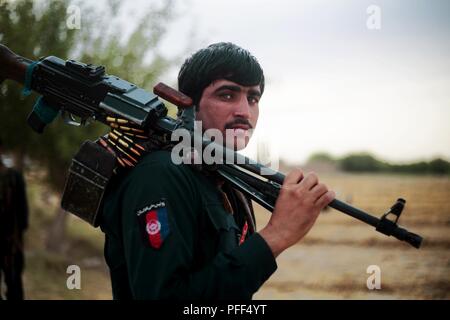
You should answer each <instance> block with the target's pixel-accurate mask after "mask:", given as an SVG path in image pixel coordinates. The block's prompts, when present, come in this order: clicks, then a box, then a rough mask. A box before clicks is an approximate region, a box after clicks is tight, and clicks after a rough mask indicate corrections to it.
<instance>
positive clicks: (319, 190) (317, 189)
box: [311, 183, 328, 201]
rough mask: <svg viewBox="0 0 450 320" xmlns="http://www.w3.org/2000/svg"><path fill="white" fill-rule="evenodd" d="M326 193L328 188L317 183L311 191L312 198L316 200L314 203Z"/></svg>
mask: <svg viewBox="0 0 450 320" xmlns="http://www.w3.org/2000/svg"><path fill="white" fill-rule="evenodd" d="M327 191H328V188H327V186H326V185H325V184H323V183H318V184H316V185H315V186H314V187H313V188H312V189H311V192H312V194H313V196H314V198H315V199H316V201H317V199H319V198H320V197H321V196H323V195H324V194H325V193H327Z"/></svg>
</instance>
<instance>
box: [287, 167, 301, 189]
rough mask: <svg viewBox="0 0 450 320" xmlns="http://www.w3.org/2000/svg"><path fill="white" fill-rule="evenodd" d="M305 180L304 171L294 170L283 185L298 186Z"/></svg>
mask: <svg viewBox="0 0 450 320" xmlns="http://www.w3.org/2000/svg"><path fill="white" fill-rule="evenodd" d="M302 179H303V171H302V170H300V169H294V170H292V171H291V172H289V174H288V175H287V176H286V178H284V182H283V185H284V186H285V185H289V184H297V183H298V182H299V181H301V180H302Z"/></svg>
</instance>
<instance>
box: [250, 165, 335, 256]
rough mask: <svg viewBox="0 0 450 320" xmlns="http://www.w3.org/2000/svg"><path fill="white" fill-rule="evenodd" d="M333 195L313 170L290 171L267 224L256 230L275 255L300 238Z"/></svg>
mask: <svg viewBox="0 0 450 320" xmlns="http://www.w3.org/2000/svg"><path fill="white" fill-rule="evenodd" d="M334 198H335V193H334V192H333V191H329V190H328V188H327V187H326V186H325V185H324V184H322V183H319V179H318V177H317V175H316V174H315V173H309V174H307V175H306V176H303V172H302V171H301V170H298V169H297V170H293V171H292V172H290V173H289V174H288V175H287V176H286V178H285V179H284V183H283V186H282V188H281V191H280V195H279V196H278V199H277V202H276V203H275V209H274V211H273V213H272V217H271V218H270V220H269V223H268V224H267V226H266V227H264V229H262V230H261V231H260V232H259V234H260V235H261V236H262V237H263V238H264V240H266V242H267V244H268V245H269V247H270V248H271V249H272V252H273V254H274V256H275V257H277V256H278V255H279V254H280V253H281V252H282V251H284V250H285V249H287V248H289V247H290V246H292V245H294V244H296V243H297V242H298V241H299V240H300V239H302V238H303V237H304V236H305V235H306V234H307V233H308V231H309V230H310V229H311V227H312V226H313V224H314V222H315V221H316V219H317V216H318V215H319V213H320V211H321V210H322V209H323V208H325V207H326V206H327V205H328V204H329V203H330V202H331V201H332V200H333V199H334Z"/></svg>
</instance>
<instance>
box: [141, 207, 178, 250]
mask: <svg viewBox="0 0 450 320" xmlns="http://www.w3.org/2000/svg"><path fill="white" fill-rule="evenodd" d="M136 215H137V218H138V223H139V228H140V229H141V233H142V237H143V240H144V243H145V244H146V245H149V246H150V247H152V248H155V249H159V248H161V246H162V244H163V243H164V240H165V239H166V238H167V236H168V235H169V233H170V227H169V217H168V215H167V207H166V202H165V200H161V201H159V202H157V203H154V204H150V205H147V206H145V207H143V208H142V209H139V210H137V211H136Z"/></svg>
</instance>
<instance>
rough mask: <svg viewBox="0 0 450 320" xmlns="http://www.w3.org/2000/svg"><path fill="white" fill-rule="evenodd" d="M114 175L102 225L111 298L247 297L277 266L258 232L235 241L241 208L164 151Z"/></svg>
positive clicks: (213, 185) (202, 175)
mask: <svg viewBox="0 0 450 320" xmlns="http://www.w3.org/2000/svg"><path fill="white" fill-rule="evenodd" d="M118 178H119V179H118V180H120V181H118V182H113V183H112V184H111V186H110V189H109V190H108V193H107V196H106V198H105V203H104V208H103V215H102V218H101V225H100V226H101V229H102V230H103V232H104V233H105V235H106V237H105V239H106V240H105V258H106V262H107V264H108V266H109V268H110V273H111V281H112V289H113V297H114V299H251V297H252V295H253V294H254V293H255V292H256V291H257V290H258V289H259V287H260V286H261V285H262V284H263V283H264V282H265V281H266V280H267V279H268V278H269V277H270V276H271V275H272V273H273V272H274V271H275V270H276V268H277V265H276V262H275V258H274V256H273V254H272V251H271V249H270V248H269V246H268V245H267V243H266V242H265V240H264V239H263V238H262V237H261V236H260V235H259V234H258V233H254V234H252V235H251V236H250V237H248V238H247V239H246V241H244V242H243V243H242V245H238V234H239V233H240V232H241V231H240V228H239V227H238V225H237V224H236V221H239V219H236V220H235V216H237V215H240V214H242V213H241V212H235V213H234V214H230V213H229V212H227V211H225V208H224V205H223V202H222V196H221V192H220V191H219V189H218V187H217V185H216V183H215V182H214V180H213V179H212V178H210V177H208V176H206V175H204V174H203V173H201V172H198V171H196V170H194V169H192V168H191V167H189V166H187V165H175V164H173V163H172V161H171V158H170V152H169V151H156V152H153V153H150V154H148V155H146V156H144V157H143V158H142V159H141V160H140V162H139V164H138V165H137V166H136V167H135V168H134V169H133V170H131V172H129V173H128V174H127V175H126V176H124V177H118ZM236 218H237V217H236ZM240 220H241V221H242V219H240ZM155 221H156V222H155Z"/></svg>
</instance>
